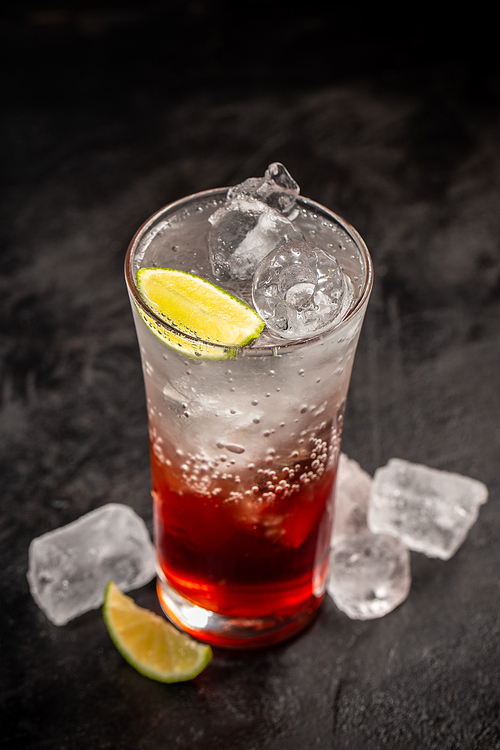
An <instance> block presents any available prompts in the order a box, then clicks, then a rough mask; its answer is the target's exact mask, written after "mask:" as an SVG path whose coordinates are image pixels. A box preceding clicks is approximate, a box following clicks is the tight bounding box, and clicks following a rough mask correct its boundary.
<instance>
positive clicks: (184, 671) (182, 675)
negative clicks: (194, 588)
mask: <svg viewBox="0 0 500 750" xmlns="http://www.w3.org/2000/svg"><path fill="white" fill-rule="evenodd" d="M103 615H104V622H105V623H106V627H107V628H108V631H109V634H110V636H111V638H112V640H113V642H114V644H115V646H116V648H117V649H118V651H119V652H120V653H121V655H122V656H123V657H124V659H126V661H128V663H129V664H131V665H132V666H133V667H134V669H137V671H138V672H140V673H141V674H143V675H145V676H146V677H149V678H150V679H152V680H158V681H159V682H182V681H185V680H191V679H192V678H193V677H196V675H198V674H200V672H201V671H202V670H203V669H204V668H205V667H206V666H207V664H208V663H209V661H210V660H211V658H212V649H211V648H210V646H205V645H204V644H202V643H198V641H195V640H194V639H193V638H190V636H188V635H185V634H184V633H180V632H179V631H178V630H177V629H176V628H174V626H173V625H171V624H170V623H169V622H167V620H164V619H163V618H162V617H159V616H158V615H156V614H155V613H154V612H150V611H149V610H148V609H143V608H142V607H139V606H137V604H135V602H134V601H133V600H132V599H131V598H130V597H129V596H126V595H125V594H122V592H121V591H120V589H119V588H118V586H117V585H116V584H115V583H113V581H110V583H109V584H108V586H107V588H106V594H105V598H104V606H103Z"/></svg>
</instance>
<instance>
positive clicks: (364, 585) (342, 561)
mask: <svg viewBox="0 0 500 750" xmlns="http://www.w3.org/2000/svg"><path fill="white" fill-rule="evenodd" d="M410 586H411V574H410V553H409V551H408V550H407V549H406V547H405V546H404V544H403V543H402V542H401V541H400V540H399V539H396V537H394V536H389V535H385V534H371V533H370V532H369V531H368V532H365V533H364V534H354V535H353V536H348V537H344V538H343V539H341V540H340V541H339V542H338V543H337V544H335V545H334V547H333V548H332V551H331V556H330V578H329V580H328V584H327V589H328V593H329V594H330V596H331V597H332V599H333V601H334V602H335V604H336V605H337V607H338V608H339V609H341V610H342V612H345V613H346V614H347V615H348V616H349V617H351V618H353V619H355V620H370V619H372V618H375V617H383V616H384V615H386V614H388V613H389V612H391V611H392V610H393V609H395V607H397V606H398V605H399V604H401V603H402V602H404V600H405V599H406V597H407V596H408V593H409V591H410Z"/></svg>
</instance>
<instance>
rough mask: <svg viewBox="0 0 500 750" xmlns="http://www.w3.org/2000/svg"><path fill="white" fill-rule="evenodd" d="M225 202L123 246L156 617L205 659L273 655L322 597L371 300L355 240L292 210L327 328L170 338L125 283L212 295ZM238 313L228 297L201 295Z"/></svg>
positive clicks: (314, 212) (302, 201)
mask: <svg viewBox="0 0 500 750" xmlns="http://www.w3.org/2000/svg"><path fill="white" fill-rule="evenodd" d="M226 192H227V189H217V190H210V191H205V192H202V193H198V194H196V195H192V196H188V197H187V198H184V199H183V200H180V201H177V202H175V203H172V204H170V205H168V206H166V207H165V208H162V209H161V210H160V211H158V212H157V213H156V214H154V215H153V216H152V217H151V218H150V219H148V221H146V223H145V224H144V225H143V226H142V227H141V228H140V229H139V231H138V232H137V233H136V235H135V237H134V238H133V240H132V242H131V244H130V247H129V249H128V252H127V257H126V268H125V270H126V280H127V286H128V290H129V294H130V299H131V303H132V311H133V315H134V320H135V325H136V329H137V336H138V340H139V346H140V350H141V357H142V365H143V371H144V380H145V387H146V396H147V405H148V416H149V433H150V448H151V470H152V495H153V504H154V523H155V543H156V549H157V559H158V564H157V570H158V583H157V586H158V595H159V598H160V602H161V605H162V607H163V609H164V611H165V613H166V614H167V616H168V617H169V618H170V619H171V620H172V621H173V622H174V623H176V624H177V625H178V626H180V627H181V628H182V629H184V630H186V631H187V632H189V633H191V634H192V635H194V636H196V637H198V638H200V639H201V640H204V641H207V642H209V643H212V644H215V645H222V646H229V647H240V648H247V647H250V646H256V645H264V644H268V643H274V642H277V641H280V640H283V639H284V638H287V637H289V636H291V635H292V634H294V633H295V632H297V631H299V630H300V629H301V628H303V627H304V626H305V625H306V624H307V623H308V622H309V621H310V620H311V618H312V617H313V615H314V613H315V611H316V609H317V608H318V606H319V604H320V603H321V601H322V599H323V597H324V594H325V585H326V577H327V572H328V562H329V547H330V535H331V525H332V517H333V512H334V508H333V503H334V488H335V477H336V471H337V463H338V458H339V453H340V444H341V437H342V427H343V420H344V409H345V401H346V396H347V390H348V386H349V380H350V375H351V369H352V365H353V360H354V354H355V350H356V345H357V341H358V337H359V333H360V329H361V325H362V322H363V317H364V314H365V311H366V307H367V304H368V299H369V296H370V292H371V287H372V264H371V259H370V256H369V253H368V250H367V248H366V246H365V244H364V242H363V240H362V239H361V237H360V236H359V234H358V233H357V232H356V231H355V230H354V229H353V228H352V227H351V226H350V225H349V224H348V223H347V222H345V221H344V220H343V219H342V218H340V217H339V216H337V215H336V214H334V213H333V212H332V211H329V210H328V209H327V208H324V207H323V206H321V205H319V204H317V203H315V202H313V201H310V200H308V199H306V198H302V197H300V198H298V201H297V207H298V209H299V214H298V216H297V218H296V219H295V220H294V223H295V224H296V225H297V226H298V227H299V228H300V229H301V231H302V232H303V234H304V235H305V236H306V238H307V239H308V240H310V241H312V242H313V243H314V244H315V245H316V246H317V247H320V248H322V249H324V250H325V251H326V252H330V253H333V254H334V255H335V257H336V258H337V260H338V262H339V263H340V265H341V267H342V269H343V271H344V274H345V275H346V276H347V277H348V279H349V284H350V286H351V287H352V292H353V298H352V303H351V305H350V307H349V309H348V311H347V312H346V314H345V315H344V317H343V319H342V321H341V322H340V323H338V324H337V325H335V326H334V327H332V328H331V329H330V330H328V331H327V332H325V333H322V334H320V335H317V336H314V337H312V338H310V339H308V340H306V341H301V342H287V341H285V340H283V339H280V338H277V337H273V336H272V335H271V334H270V333H269V332H267V330H265V331H264V333H263V334H262V335H261V336H260V337H259V338H257V339H256V340H255V341H254V342H253V343H252V344H251V345H249V346H246V347H242V348H237V347H234V348H231V347H223V346H216V345H214V344H207V343H205V342H201V341H196V340H195V339H192V338H190V337H189V336H187V335H184V334H181V333H179V332H178V331H175V330H174V329H171V328H169V326H168V325H167V324H166V323H165V322H164V321H162V320H161V319H160V318H158V317H156V316H155V314H154V313H153V312H152V311H151V310H149V309H148V307H147V306H146V304H145V302H144V301H143V299H142V297H141V296H140V294H139V293H138V290H137V286H136V274H137V271H138V269H139V268H141V267H151V266H163V267H169V268H177V269H180V270H183V271H189V272H191V273H195V274H197V275H199V276H203V277H205V278H208V279H210V280H213V277H212V274H211V270H210V263H209V259H208V250H207V244H206V235H207V231H208V228H209V226H210V225H209V223H208V217H209V216H210V215H211V213H213V212H214V211H215V210H216V209H217V208H218V207H219V206H220V205H222V204H223V203H224V200H225V196H226ZM216 283H218V284H219V285H220V286H224V287H225V288H226V289H227V290H228V291H230V292H231V293H233V294H236V295H237V296H239V297H241V298H243V299H245V300H247V301H249V300H250V299H251V297H250V291H249V289H248V288H247V287H246V286H245V284H243V283H242V282H227V283H224V282H223V283H221V282H216Z"/></svg>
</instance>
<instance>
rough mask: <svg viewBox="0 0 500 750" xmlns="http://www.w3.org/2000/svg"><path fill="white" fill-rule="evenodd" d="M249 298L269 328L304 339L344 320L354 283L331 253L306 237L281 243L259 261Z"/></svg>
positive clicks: (277, 332)
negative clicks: (306, 239) (307, 240)
mask: <svg viewBox="0 0 500 750" xmlns="http://www.w3.org/2000/svg"><path fill="white" fill-rule="evenodd" d="M252 299H253V303H254V306H255V309H256V310H257V312H258V314H259V315H260V316H261V318H262V319H263V320H264V322H265V323H266V325H267V327H268V328H269V329H270V330H271V331H272V332H273V333H276V334H278V335H279V336H282V337H283V338H287V339H303V338H308V337H310V336H314V335H316V334H318V333H321V332H322V331H325V330H327V329H328V328H330V326H332V325H333V324H334V323H335V322H338V321H340V320H341V319H342V317H343V316H344V315H345V313H346V312H347V310H348V309H349V305H350V301H351V299H352V286H350V285H349V282H348V279H347V277H346V276H345V275H344V273H343V272H342V269H341V268H340V266H339V264H338V262H337V261H336V260H335V258H333V257H332V256H330V255H327V254H326V253H325V252H324V251H323V250H321V249H320V248H318V247H314V245H313V244H312V243H310V242H304V241H299V242H295V241H294V242H285V243H282V244H280V245H279V246H278V247H277V248H276V249H275V250H274V251H273V252H271V253H269V254H268V255H266V256H265V258H263V260H262V261H261V262H260V263H259V265H258V266H257V268H256V271H255V274H254V277H253V287H252Z"/></svg>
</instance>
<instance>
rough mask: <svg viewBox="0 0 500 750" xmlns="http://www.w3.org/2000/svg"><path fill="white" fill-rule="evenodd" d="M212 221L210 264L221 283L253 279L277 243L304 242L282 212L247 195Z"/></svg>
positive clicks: (209, 242) (214, 214)
mask: <svg viewBox="0 0 500 750" xmlns="http://www.w3.org/2000/svg"><path fill="white" fill-rule="evenodd" d="M209 222H210V224H211V227H210V229H209V232H208V236H207V242H208V249H209V256H210V265H211V268H212V273H213V274H214V276H215V278H216V279H217V280H219V281H228V280H230V279H237V280H239V281H244V280H246V279H251V278H252V276H253V273H254V271H255V269H256V268H257V265H258V264H259V262H260V261H261V260H262V258H264V256H266V255H267V254H268V253H270V252H271V251H272V250H274V248H275V247H276V246H277V245H278V244H280V243H282V242H291V241H293V240H303V239H304V238H303V235H302V233H301V232H300V231H299V229H297V227H295V226H294V225H293V224H292V222H291V221H290V220H289V219H287V218H286V216H283V214H282V213H280V212H279V211H276V210H275V209H274V208H271V207H270V206H267V205H266V204H265V203H263V202H261V201H259V200H255V199H254V198H251V197H247V196H244V195H242V196H239V197H236V198H235V199H234V200H231V201H228V202H227V203H226V204H225V205H223V206H221V208H218V209H217V211H215V212H214V213H213V214H212V215H211V216H210V217H209Z"/></svg>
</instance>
